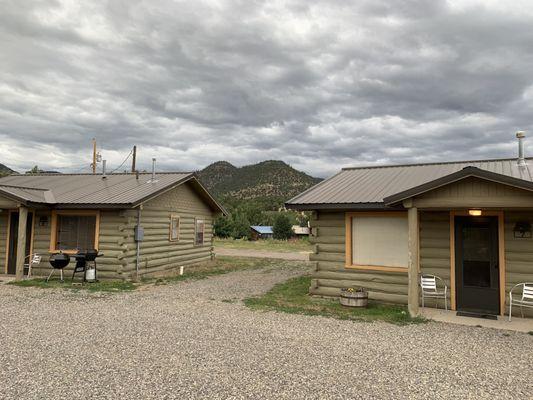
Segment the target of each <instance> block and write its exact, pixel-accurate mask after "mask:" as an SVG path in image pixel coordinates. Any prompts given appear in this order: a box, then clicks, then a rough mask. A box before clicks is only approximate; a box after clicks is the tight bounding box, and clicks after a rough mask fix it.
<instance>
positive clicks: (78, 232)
mask: <svg viewBox="0 0 533 400" xmlns="http://www.w3.org/2000/svg"><path fill="white" fill-rule="evenodd" d="M98 225H99V213H98V211H90V212H78V213H76V212H72V211H58V212H54V213H53V215H52V239H51V243H50V250H51V251H59V250H60V251H66V252H76V251H80V250H81V251H84V250H91V249H98V243H97V238H98Z"/></svg>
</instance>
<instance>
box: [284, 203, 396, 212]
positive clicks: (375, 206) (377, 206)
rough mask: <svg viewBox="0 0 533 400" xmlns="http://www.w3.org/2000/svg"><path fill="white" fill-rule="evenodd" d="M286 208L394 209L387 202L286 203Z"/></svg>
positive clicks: (338, 209) (319, 209) (312, 209)
mask: <svg viewBox="0 0 533 400" xmlns="http://www.w3.org/2000/svg"><path fill="white" fill-rule="evenodd" d="M285 208H288V209H290V210H297V211H321V210H324V211H326V210H334V211H344V210H350V211H359V210H360V211H372V210H387V209H392V207H389V206H387V205H386V204H385V203H307V204H304V203H285Z"/></svg>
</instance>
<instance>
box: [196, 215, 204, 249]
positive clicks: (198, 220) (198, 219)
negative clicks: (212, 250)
mask: <svg viewBox="0 0 533 400" xmlns="http://www.w3.org/2000/svg"><path fill="white" fill-rule="evenodd" d="M199 223H201V224H202V243H198V241H197V238H198V224H199ZM204 244H205V219H204V218H195V219H194V245H195V246H203V245H204Z"/></svg>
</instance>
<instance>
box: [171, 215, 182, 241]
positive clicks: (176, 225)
mask: <svg viewBox="0 0 533 400" xmlns="http://www.w3.org/2000/svg"><path fill="white" fill-rule="evenodd" d="M169 238H170V241H171V242H174V241H177V240H180V217H178V216H177V215H171V216H170V233H169Z"/></svg>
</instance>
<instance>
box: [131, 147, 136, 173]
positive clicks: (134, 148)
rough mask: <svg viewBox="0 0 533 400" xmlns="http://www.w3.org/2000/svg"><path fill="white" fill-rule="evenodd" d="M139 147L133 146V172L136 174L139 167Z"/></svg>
mask: <svg viewBox="0 0 533 400" xmlns="http://www.w3.org/2000/svg"><path fill="white" fill-rule="evenodd" d="M136 164H137V146H133V157H132V159H131V172H132V173H135V168H136V167H137V165H136Z"/></svg>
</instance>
